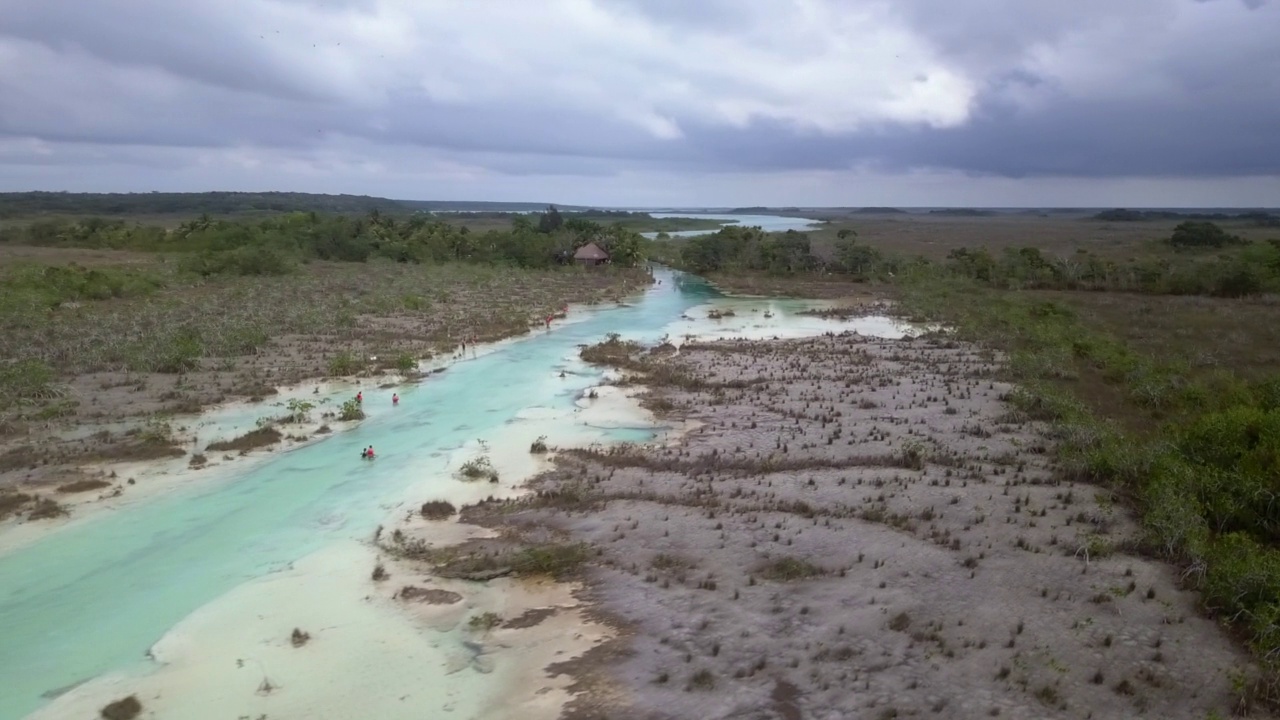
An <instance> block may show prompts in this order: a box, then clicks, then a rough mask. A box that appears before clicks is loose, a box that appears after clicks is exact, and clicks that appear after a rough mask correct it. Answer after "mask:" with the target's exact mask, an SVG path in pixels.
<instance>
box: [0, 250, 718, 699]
mask: <svg viewBox="0 0 1280 720" xmlns="http://www.w3.org/2000/svg"><path fill="white" fill-rule="evenodd" d="M656 275H657V277H658V278H659V279H660V280H661V281H662V282H661V284H658V285H655V286H653V287H651V288H650V289H649V290H648V291H647V292H646V293H645V294H644V296H643V297H642V298H639V299H637V300H636V301H635V303H634V305H632V306H630V307H621V308H610V309H601V310H598V311H594V312H593V313H592V315H591V316H590V317H588V318H587V319H586V320H585V321H582V322H578V323H572V324H565V325H562V326H557V327H555V328H554V329H553V331H552V332H550V333H545V334H543V333H538V334H535V335H534V336H532V337H529V338H528V339H525V340H522V341H519V342H516V343H512V344H510V345H507V346H504V347H501V348H499V349H498V350H496V351H494V352H493V353H491V354H488V355H481V356H480V357H478V358H474V359H471V360H467V361H464V362H460V363H458V364H456V365H454V366H452V367H450V368H449V369H448V370H447V371H445V372H444V373H441V374H438V375H432V376H430V377H429V379H428V380H427V381H426V382H425V383H423V384H421V385H417V386H415V387H412V388H399V389H398V391H399V393H400V396H401V404H400V407H399V408H397V409H396V410H395V411H394V412H381V413H380V414H376V415H373V416H372V417H370V418H369V419H368V420H366V421H365V422H363V423H361V424H360V425H359V426H358V427H357V428H355V429H353V430H351V431H349V432H344V433H338V434H335V435H334V436H332V437H330V438H327V439H325V440H324V441H322V442H319V443H316V444H312V445H307V446H303V447H299V448H297V449H296V450H292V451H289V452H284V453H280V454H278V455H276V456H274V457H272V458H270V459H269V460H266V461H264V462H263V463H262V464H260V465H257V466H255V467H252V468H250V469H247V470H246V471H243V472H242V473H241V474H238V475H235V476H232V477H229V478H227V479H224V480H211V481H210V482H209V483H207V484H201V483H194V484H192V486H188V487H184V488H180V489H175V490H174V491H173V492H171V493H169V494H165V495H163V496H160V497H157V498H156V499H154V500H151V501H148V502H143V503H139V504H137V505H133V506H128V507H124V508H121V509H119V510H117V511H112V512H106V513H103V514H101V515H99V516H98V517H96V518H92V519H89V520H86V521H85V522H84V523H82V524H79V525H73V526H70V527H68V528H66V529H63V530H60V531H58V532H56V533H53V534H51V535H49V536H48V537H46V538H44V539H42V540H40V541H38V542H35V543H33V544H31V545H28V546H25V547H22V548H19V549H18V550H15V551H13V552H12V553H9V554H7V555H4V556H0V629H2V630H0V720H16V719H17V718H21V717H23V716H25V715H26V714H28V713H30V712H32V711H34V710H36V709H37V708H39V707H40V706H41V705H42V704H43V703H44V702H46V700H45V699H44V698H43V697H42V696H43V695H45V694H47V693H51V692H56V691H58V690H60V689H65V688H67V687H68V686H72V685H74V684H77V683H80V682H83V681H85V680H88V679H91V678H93V677H96V676H98V675H101V674H103V673H106V672H109V671H116V670H124V671H129V670H138V671H142V670H145V669H146V667H147V666H148V661H147V659H146V653H147V650H148V648H149V647H150V646H151V645H152V644H154V643H155V642H156V641H157V640H158V639H159V638H160V637H161V636H162V635H164V633H165V632H166V631H167V630H168V629H169V628H170V627H172V626H173V625H174V624H176V623H177V622H178V621H179V620H181V619H182V618H183V617H185V616H187V615H188V614H190V613H191V612H192V611H194V610H196V609H197V608H199V607H201V606H202V605H205V604H206V603H208V602H210V601H211V600H213V599H215V598H217V597H218V596H220V595H222V594H223V593H225V592H227V591H229V590H231V589H232V588H234V587H236V586H238V585H240V584H243V583H245V582H247V581H249V580H252V579H254V578H256V577H260V576H262V575H264V574H266V573H269V572H272V571H273V570H277V569H280V568H283V567H287V566H288V564H289V563H291V562H293V561H295V560H297V559H299V558H301V557H303V556H305V555H307V554H309V553H311V552H313V551H315V550H316V549H318V548H319V547H321V546H322V545H324V544H325V543H326V542H327V541H329V540H332V539H334V538H335V537H359V538H365V537H369V536H370V535H371V533H372V532H373V529H374V528H375V527H376V526H377V525H378V524H379V523H381V522H383V521H385V520H386V513H387V510H386V507H385V504H386V503H390V502H394V501H396V500H398V499H399V498H400V495H401V493H403V491H404V489H405V488H406V487H408V486H410V485H411V484H413V483H414V482H416V481H418V480H420V479H421V474H422V468H423V467H424V466H427V465H430V464H431V463H433V462H435V463H439V462H442V461H441V460H439V458H440V457H441V456H442V453H446V452H447V451H449V450H451V449H454V448H458V447H460V446H461V445H462V444H463V443H465V442H467V441H470V440H474V439H475V438H477V437H483V436H484V435H485V433H487V432H490V431H493V430H496V429H497V428H499V427H501V426H502V425H503V424H505V423H507V422H509V421H511V419H512V418H514V417H515V416H516V414H517V413H518V412H519V411H520V410H522V409H524V408H528V407H533V406H541V407H551V408H568V407H571V406H572V404H573V401H574V398H576V397H577V395H578V393H579V392H580V391H581V390H582V389H584V388H586V387H588V386H590V385H594V384H596V383H597V382H598V379H599V378H598V376H597V377H584V376H572V375H571V376H570V377H569V378H567V379H566V380H565V381H563V382H547V378H548V377H549V376H553V375H552V371H553V370H554V369H555V368H557V367H559V366H561V365H563V364H564V363H565V358H566V357H569V356H572V355H574V354H575V353H576V352H577V347H576V346H577V345H578V344H580V343H588V342H595V341H597V340H599V339H600V338H601V337H602V336H603V335H605V334H606V333H609V332H621V333H624V334H626V335H628V336H638V337H653V338H656V337H657V336H658V335H659V334H660V331H661V330H662V328H663V327H664V326H666V325H667V324H669V323H671V322H672V321H674V320H676V319H677V318H679V316H680V315H681V313H683V312H684V311H685V310H687V309H689V308H690V307H693V306H695V305H698V304H700V303H702V302H705V301H706V300H707V299H709V298H711V297H714V296H715V295H716V293H715V292H714V291H713V290H712V289H711V288H709V287H708V286H707V285H706V284H705V283H702V282H701V281H699V280H697V279H696V278H692V277H689V276H682V275H679V274H674V273H670V272H666V271H662V270H659V271H657V272H656ZM390 393H391V390H387V391H372V390H366V391H365V397H366V404H368V405H370V406H373V405H374V404H377V403H382V404H384V405H389V397H390ZM384 396H385V397H384ZM378 407H382V405H378ZM611 436H612V437H614V438H615V439H623V440H635V439H643V438H645V437H647V436H648V433H647V431H640V430H636V429H619V430H617V431H614V432H611ZM370 444H373V445H374V446H375V447H376V448H377V450H378V455H379V458H378V460H377V461H376V462H374V463H365V462H361V461H360V460H359V458H358V454H359V450H360V449H361V448H363V447H364V446H366V445H370Z"/></svg>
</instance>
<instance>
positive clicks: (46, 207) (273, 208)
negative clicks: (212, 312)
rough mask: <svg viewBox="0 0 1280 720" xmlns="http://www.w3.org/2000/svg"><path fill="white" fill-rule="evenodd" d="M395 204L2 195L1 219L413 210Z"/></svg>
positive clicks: (228, 195) (304, 198) (361, 198)
mask: <svg viewBox="0 0 1280 720" xmlns="http://www.w3.org/2000/svg"><path fill="white" fill-rule="evenodd" d="M414 209H415V208H414V207H412V206H410V205H409V204H406V203H404V202H403V201H399V200H388V199H386V198H376V197H369V196H367V195H314V194H310V193H290V192H262V193H250V192H207V193H167V192H166V193H160V192H157V193H63V192H25V193H0V219H3V218H22V217H32V216H39V215H82V216H83V215H101V216H121V215H124V216H129V215H133V216H137V215H174V214H189V215H199V214H201V213H208V214H211V215H235V214H245V213H281V212H294V211H304V212H333V213H367V212H370V211H372V210H379V211H382V212H396V211H399V212H412V211H413V210H414Z"/></svg>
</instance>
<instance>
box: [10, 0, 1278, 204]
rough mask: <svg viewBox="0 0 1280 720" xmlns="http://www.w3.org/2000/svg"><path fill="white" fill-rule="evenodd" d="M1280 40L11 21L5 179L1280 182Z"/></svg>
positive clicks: (249, 9)
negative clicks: (227, 175) (230, 170)
mask: <svg viewBox="0 0 1280 720" xmlns="http://www.w3.org/2000/svg"><path fill="white" fill-rule="evenodd" d="M1277 36H1280V4H1277V3H1271V2H1266V0H1079V1H1078V2H1075V3H1026V2H1023V1H1022V0H968V1H966V2H963V3H959V2H943V1H942V0H899V1H897V2H893V3H889V2H887V1H885V0H734V1H733V2H728V1H727V0H708V1H707V2H699V3H687V2H675V1H674V0H618V1H617V2H608V3H606V2H603V0H597V1H596V2H594V3H583V2H569V1H568V0H547V2H545V3H527V2H523V0H519V1H517V0H491V1H487V2H483V3H477V2H465V3H464V2H461V1H460V0H437V1H436V2H422V3H409V2H398V1H396V0H244V1H243V2H238V3H222V2H215V1H214V0H190V1H189V2H183V3H174V2H165V1H162V0H101V1H100V2H95V3H84V4H81V3H73V2H72V1H71V0H0V141H3V140H5V139H7V140H8V141H9V142H8V144H7V145H6V144H5V143H3V142H0V163H6V164H10V165H11V166H13V167H18V166H21V167H31V168H34V167H43V168H59V167H74V166H76V165H77V164H82V165H83V166H84V167H85V168H86V172H90V173H91V172H92V168H94V167H98V166H99V165H100V163H99V162H98V161H95V159H94V155H93V153H91V152H89V151H88V150H87V149H88V148H97V150H94V151H93V152H96V153H98V157H99V160H101V159H102V158H103V157H106V156H110V157H111V163H117V164H118V163H125V164H129V163H134V164H136V165H137V166H138V167H145V168H155V167H174V168H179V167H180V168H183V170H182V171H183V172H195V173H198V172H200V168H205V170H206V171H208V168H210V167H212V166H214V165H217V162H223V161H225V162H226V163H229V165H228V166H236V165H237V163H241V162H242V161H243V160H244V159H245V158H247V157H252V156H253V155H254V154H255V153H256V154H258V155H259V156H261V157H270V156H273V155H275V154H283V155H281V156H282V157H284V156H287V157H289V158H291V162H295V163H297V164H298V167H300V168H302V167H305V168H307V170H306V172H308V173H313V174H319V176H322V175H323V173H324V172H326V171H327V170H326V168H342V167H354V166H361V165H360V164H361V163H362V162H363V160H362V157H363V158H365V159H367V158H369V157H373V156H376V158H377V160H376V164H377V166H378V167H380V168H382V172H384V173H385V174H386V175H387V176H389V177H390V176H395V177H403V178H405V182H411V180H410V179H411V178H412V177H413V176H414V172H415V168H414V167H413V166H412V165H409V164H407V163H408V162H409V158H411V157H416V158H418V159H419V161H422V158H428V157H429V158H432V159H433V160H432V161H433V162H439V163H442V164H443V165H442V167H451V168H454V169H455V170H456V169H458V168H466V171H465V172H469V173H476V174H478V175H476V176H486V174H488V175H487V176H489V177H490V178H491V179H492V177H493V176H497V175H510V176H513V177H518V178H529V177H533V176H572V175H579V176H582V177H583V178H584V183H586V184H585V185H583V187H589V186H590V184H591V183H592V182H594V181H593V180H591V179H590V178H599V177H603V176H607V175H609V174H610V173H612V174H614V175H626V174H642V173H646V172H666V173H687V174H690V175H705V176H711V175H715V174H728V173H751V174H762V173H763V174H769V173H786V172H798V171H813V172H851V171H852V172H868V171H869V172H878V173H888V174H893V173H898V174H901V173H906V172H910V171H918V170H926V171H929V172H958V173H961V174H969V175H990V176H998V177H1009V178H1036V177H1049V176H1052V177H1062V176H1065V177H1079V178H1094V177H1135V176H1159V177H1188V178H1197V177H1220V178H1229V177H1244V176H1280V143H1276V142H1275V141H1274V136H1275V128H1277V127H1280V80H1277V78H1280V44H1277V43H1276V42H1275V40H1274V38H1275V37H1277ZM24 143H25V144H24ZM112 147H115V148H117V150H115V151H112V150H110V148H112ZM4 148H8V149H7V150H4ZM147 148H154V149H155V150H151V151H149V150H147ZM406 148H412V149H415V150H413V151H412V152H408V151H406ZM6 153H7V154H6ZM158 158H163V160H158ZM211 158H221V160H219V161H217V162H215V161H214V160H211ZM157 163H159V164H158V165H157ZM365 164H366V165H367V164H368V163H365ZM44 172H45V171H42V172H41V173H33V175H32V177H33V178H47V177H49V176H48V175H46V174H43V173H44ZM210 172H211V171H210ZM5 177H6V178H7V179H6V182H7V183H9V184H10V185H11V186H12V185H13V184H14V183H15V182H18V183H20V182H21V178H20V177H18V176H16V175H15V174H14V173H13V172H9V173H6V175H5ZM210 177H213V175H210ZM778 177H779V178H781V177H782V176H781V175H779V176H778ZM42 181H43V180H42ZM779 181H780V182H781V180H779ZM399 194H401V195H403V194H405V193H404V192H402V193H399ZM410 194H412V193H410Z"/></svg>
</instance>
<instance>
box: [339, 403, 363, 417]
mask: <svg viewBox="0 0 1280 720" xmlns="http://www.w3.org/2000/svg"><path fill="white" fill-rule="evenodd" d="M338 419H339V420H342V421H343V422H350V421H353V420H363V419H364V408H363V407H362V406H361V405H360V403H359V402H356V399H355V398H352V399H350V400H348V401H346V402H344V403H342V409H341V410H340V411H339V412H338Z"/></svg>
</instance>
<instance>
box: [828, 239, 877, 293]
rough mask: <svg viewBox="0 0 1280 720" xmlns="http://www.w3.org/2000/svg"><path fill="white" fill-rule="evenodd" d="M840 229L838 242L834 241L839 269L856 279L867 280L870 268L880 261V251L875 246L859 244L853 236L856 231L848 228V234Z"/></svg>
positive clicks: (873, 267)
mask: <svg viewBox="0 0 1280 720" xmlns="http://www.w3.org/2000/svg"><path fill="white" fill-rule="evenodd" d="M844 233H845V231H844V230H841V231H840V234H841V235H840V238H841V239H840V242H838V243H836V262H837V263H838V264H839V265H840V269H841V270H843V271H845V272H847V273H849V274H850V275H852V276H853V277H854V278H855V279H857V280H860V281H862V280H867V279H868V278H869V277H870V276H871V272H872V270H874V269H875V268H876V266H877V265H879V264H880V262H881V257H880V253H879V252H877V251H876V249H875V248H873V247H869V246H867V245H859V244H858V243H857V242H856V241H855V240H854V239H853V238H854V237H857V233H856V232H853V231H852V230H850V231H849V232H848V234H844Z"/></svg>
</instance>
